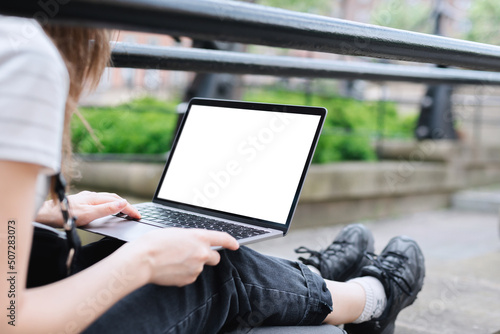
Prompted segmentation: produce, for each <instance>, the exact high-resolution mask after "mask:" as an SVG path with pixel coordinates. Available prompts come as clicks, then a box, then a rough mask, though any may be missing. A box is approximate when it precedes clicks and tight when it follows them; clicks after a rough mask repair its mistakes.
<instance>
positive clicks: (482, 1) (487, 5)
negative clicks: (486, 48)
mask: <svg viewBox="0 0 500 334" xmlns="http://www.w3.org/2000/svg"><path fill="white" fill-rule="evenodd" d="M468 16H469V20H470V24H471V27H470V30H469V32H468V33H467V35H466V38H467V39H469V40H471V41H475V42H481V43H487V44H495V45H500V34H499V33H498V27H499V26H500V6H498V1H497V0H474V1H472V4H471V7H470V10H469V15H468Z"/></svg>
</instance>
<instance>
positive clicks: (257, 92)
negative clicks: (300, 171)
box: [244, 89, 415, 163]
mask: <svg viewBox="0 0 500 334" xmlns="http://www.w3.org/2000/svg"><path fill="white" fill-rule="evenodd" d="M244 99H245V100H250V101H261V102H270V103H272V102H274V103H287V104H299V105H300V104H306V103H307V104H310V105H313V106H320V107H325V108H326V109H328V115H327V117H326V120H325V125H324V127H323V132H322V134H321V137H320V140H319V142H318V146H317V148H316V152H315V154H314V158H313V163H327V162H332V161H349V160H374V159H375V158H376V154H375V150H374V148H373V142H374V140H375V139H376V138H377V136H378V135H379V134H378V128H379V126H378V125H379V124H383V135H384V137H385V138H387V137H398V138H411V137H412V131H413V126H414V124H415V116H408V117H401V116H399V115H398V113H397V110H396V106H395V104H394V103H390V102H364V101H358V100H355V99H350V98H344V97H338V96H318V95H314V96H312V97H310V98H306V95H305V93H303V92H290V91H285V90H280V89H250V90H247V91H246V94H245V95H244ZM306 101H307V102H306ZM381 108H382V109H381ZM380 110H383V111H384V112H383V118H382V119H380V116H379V115H380V113H379V111H380Z"/></svg>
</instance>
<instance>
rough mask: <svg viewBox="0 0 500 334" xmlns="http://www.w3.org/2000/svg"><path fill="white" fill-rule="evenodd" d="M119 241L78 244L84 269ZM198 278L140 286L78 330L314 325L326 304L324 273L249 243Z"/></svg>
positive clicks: (100, 298) (86, 307)
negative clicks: (173, 284) (190, 281)
mask: <svg viewBox="0 0 500 334" xmlns="http://www.w3.org/2000/svg"><path fill="white" fill-rule="evenodd" d="M121 244H122V243H121V242H120V241H118V240H114V239H103V240H102V241H98V242H96V243H93V244H90V245H88V246H86V247H84V250H83V252H82V260H83V261H84V262H82V265H81V267H82V269H83V268H84V267H86V266H90V265H92V264H93V263H95V262H97V261H99V260H100V259H102V258H104V257H105V256H107V255H109V254H111V253H112V252H113V251H114V250H116V249H117V248H118V247H119V246H120V245H121ZM220 254H221V261H220V263H219V264H218V265H217V266H215V267H212V266H206V267H205V269H204V270H203V272H202V273H201V275H200V276H199V277H198V279H197V280H196V282H194V283H193V284H190V285H187V286H184V287H182V288H178V287H165V286H157V285H153V284H149V285H146V286H144V287H142V288H140V289H138V290H136V291H134V292H132V293H130V294H129V295H128V296H126V297H125V298H123V299H122V300H120V301H119V302H118V303H116V304H115V305H114V306H112V307H111V308H110V309H109V310H108V311H107V312H106V313H104V314H103V315H102V316H101V317H100V318H98V319H97V320H96V321H95V322H94V323H92V324H91V325H90V326H89V327H88V328H87V329H86V330H85V332H84V333H182V334H185V333H189V334H191V333H203V334H206V333H220V332H225V331H235V330H239V329H241V333H246V329H248V328H252V327H257V326H277V325H281V326H286V325H293V326H301V325H304V326H305V325H317V324H320V323H322V322H323V320H324V319H325V317H326V316H327V315H328V314H329V313H330V312H331V311H332V299H331V295H330V292H329V291H328V289H327V287H326V284H325V282H324V280H323V279H322V278H321V277H319V276H318V275H316V274H314V273H312V272H311V271H310V270H309V269H308V268H307V267H306V266H304V265H303V264H301V263H298V262H292V261H288V260H284V259H279V258H275V257H271V256H266V255H262V254H260V253H258V252H255V251H253V250H251V249H249V248H247V247H240V249H239V250H238V251H234V252H233V251H227V250H225V251H221V252H220ZM120 284H126V277H120V275H119V273H118V274H117V275H116V280H115V281H113V282H109V286H108V289H103V290H102V291H100V292H99V293H98V294H97V295H96V296H89V297H88V298H87V300H86V301H85V302H84V303H83V304H82V305H81V306H80V307H79V309H78V310H77V316H83V317H85V316H90V315H91V314H92V313H93V312H94V311H93V310H94V309H93V307H95V303H102V302H105V299H106V298H109V296H110V293H112V290H113V289H115V288H119V286H120Z"/></svg>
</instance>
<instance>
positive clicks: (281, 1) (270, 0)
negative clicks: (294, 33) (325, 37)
mask: <svg viewBox="0 0 500 334" xmlns="http://www.w3.org/2000/svg"><path fill="white" fill-rule="evenodd" d="M257 3H258V4H259V5H264V6H271V7H276V8H283V9H288V10H293V11H296V12H302V13H312V14H319V15H328V14H329V13H330V11H331V7H332V2H331V0H314V1H312V0H308V1H304V0H257Z"/></svg>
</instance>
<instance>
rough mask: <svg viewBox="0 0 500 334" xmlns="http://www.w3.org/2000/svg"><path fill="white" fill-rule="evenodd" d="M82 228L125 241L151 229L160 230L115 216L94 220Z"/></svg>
mask: <svg viewBox="0 0 500 334" xmlns="http://www.w3.org/2000/svg"><path fill="white" fill-rule="evenodd" d="M82 229H84V230H86V231H89V232H94V233H98V234H103V235H106V236H110V237H113V238H117V239H120V240H123V241H132V240H135V239H137V238H138V237H140V236H141V235H143V234H145V233H148V232H149V231H154V230H158V227H155V226H151V225H147V224H141V223H138V222H136V221H133V220H126V219H123V218H119V217H115V216H107V217H103V218H99V219H96V220H94V221H93V222H91V223H90V224H88V225H86V226H83V227H82Z"/></svg>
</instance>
